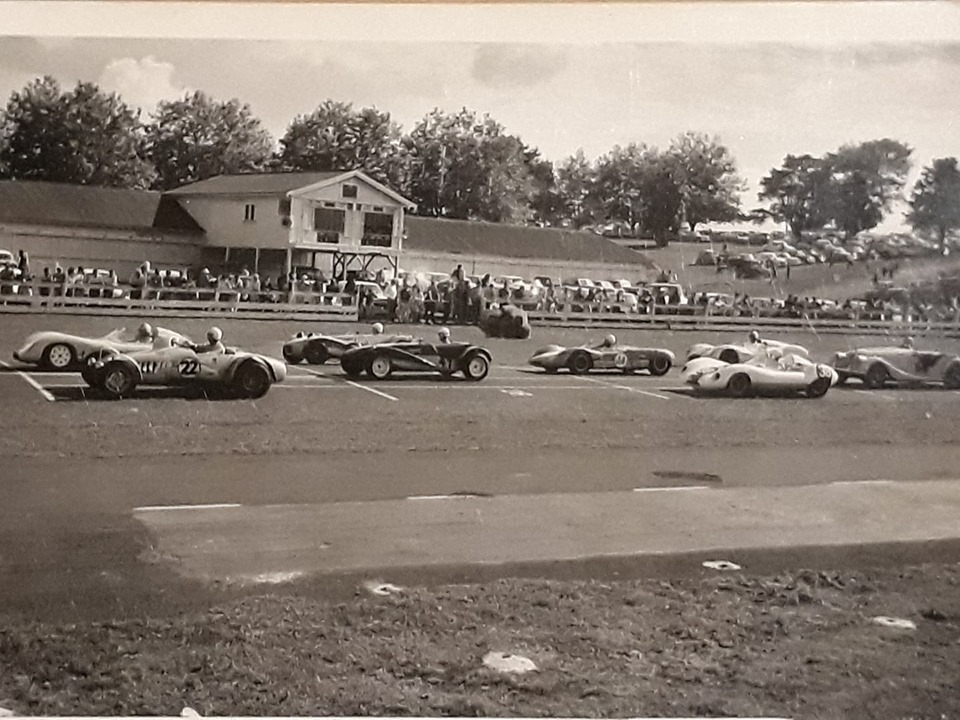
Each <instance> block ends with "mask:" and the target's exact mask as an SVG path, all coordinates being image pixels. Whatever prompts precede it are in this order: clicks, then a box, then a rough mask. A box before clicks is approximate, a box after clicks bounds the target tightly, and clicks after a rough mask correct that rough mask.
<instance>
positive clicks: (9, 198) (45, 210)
mask: <svg viewBox="0 0 960 720" xmlns="http://www.w3.org/2000/svg"><path fill="white" fill-rule="evenodd" d="M0 222H6V223H22V224H32V225H58V226H68V227H85V228H107V229H113V230H139V231H155V230H163V231H166V232H180V233H188V234H202V233H203V228H201V227H200V226H199V225H198V224H197V222H196V221H195V220H194V219H193V218H192V217H191V216H190V215H189V214H188V213H187V211H186V210H184V209H183V208H182V207H180V204H179V203H178V202H177V200H176V199H175V198H167V197H164V196H163V195H161V194H160V193H158V192H148V191H144V190H123V189H116V188H102V187H94V186H91V185H70V184H66V183H50V182H38V181H33V180H4V181H0Z"/></svg>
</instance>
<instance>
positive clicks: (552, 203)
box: [525, 148, 564, 225]
mask: <svg viewBox="0 0 960 720" xmlns="http://www.w3.org/2000/svg"><path fill="white" fill-rule="evenodd" d="M525 162H526V163H527V167H528V168H529V169H530V179H531V182H532V184H533V195H532V197H531V198H530V210H531V212H532V214H533V219H534V220H535V221H536V222H538V223H541V224H543V225H558V224H560V223H561V222H562V221H563V220H564V211H563V210H564V208H563V199H562V198H561V196H560V190H559V188H558V187H557V176H556V173H555V172H554V169H553V163H552V162H550V161H549V160H544V159H543V158H541V157H540V152H539V151H538V150H536V149H533V148H528V149H527V150H526V152H525Z"/></svg>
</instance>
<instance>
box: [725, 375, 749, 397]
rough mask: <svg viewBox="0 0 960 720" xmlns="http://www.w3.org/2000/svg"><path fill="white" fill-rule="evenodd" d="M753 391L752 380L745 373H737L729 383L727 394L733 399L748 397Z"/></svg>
mask: <svg viewBox="0 0 960 720" xmlns="http://www.w3.org/2000/svg"><path fill="white" fill-rule="evenodd" d="M751 389H752V383H751V382H750V378H749V377H748V376H747V375H744V374H743V373H737V374H736V375H734V376H733V377H732V378H730V380H729V381H728V382H727V392H729V393H730V394H731V395H732V396H733V397H738V398H743V397H748V396H749V395H750V391H751Z"/></svg>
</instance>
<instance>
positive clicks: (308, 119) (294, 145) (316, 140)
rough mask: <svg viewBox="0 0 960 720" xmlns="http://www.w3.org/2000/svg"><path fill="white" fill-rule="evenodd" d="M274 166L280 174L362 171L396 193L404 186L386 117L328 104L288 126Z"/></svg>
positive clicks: (397, 146)
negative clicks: (278, 168)
mask: <svg viewBox="0 0 960 720" xmlns="http://www.w3.org/2000/svg"><path fill="white" fill-rule="evenodd" d="M277 160H278V164H279V165H280V166H281V167H282V168H283V169H285V170H307V171H329V170H363V171H364V172H365V173H366V174H367V175H369V176H370V177H372V178H374V179H375V180H378V181H380V182H382V183H384V184H385V185H387V186H389V187H391V188H393V189H395V190H398V191H401V190H402V189H403V187H404V185H405V184H406V181H407V173H406V152H405V148H404V144H403V142H402V136H401V132H400V126H399V125H398V124H397V123H395V122H394V121H393V120H391V118H390V114H389V113H383V112H380V111H379V110H377V109H376V108H362V109H360V110H355V109H354V108H353V105H352V104H351V103H340V102H334V101H333V100H325V101H324V102H323V103H321V104H320V106H319V107H317V109H316V110H314V111H313V112H312V113H310V114H309V115H301V116H298V117H297V118H296V119H295V120H294V121H293V122H292V123H291V124H290V126H289V127H288V128H287V131H286V133H285V134H284V136H283V137H282V138H281V139H280V153H279V155H278V158H277Z"/></svg>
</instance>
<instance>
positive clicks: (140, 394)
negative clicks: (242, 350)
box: [46, 385, 249, 402]
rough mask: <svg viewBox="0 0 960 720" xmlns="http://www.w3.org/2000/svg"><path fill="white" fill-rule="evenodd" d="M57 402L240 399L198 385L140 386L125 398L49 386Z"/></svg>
mask: <svg viewBox="0 0 960 720" xmlns="http://www.w3.org/2000/svg"><path fill="white" fill-rule="evenodd" d="M46 390H47V392H49V393H50V394H51V395H53V397H54V398H55V399H56V400H57V402H123V401H125V400H209V401H211V402H224V401H239V400H248V399H249V398H239V397H237V396H235V395H230V394H229V393H227V392H226V391H222V390H221V391H217V390H213V389H211V388H198V387H190V386H184V387H138V388H136V389H135V390H134V391H133V393H132V394H130V395H129V396H128V397H124V398H116V397H113V396H112V395H110V394H108V393H107V392H105V391H104V390H98V389H96V388H90V387H83V386H80V385H77V386H69V387H47V388H46Z"/></svg>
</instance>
